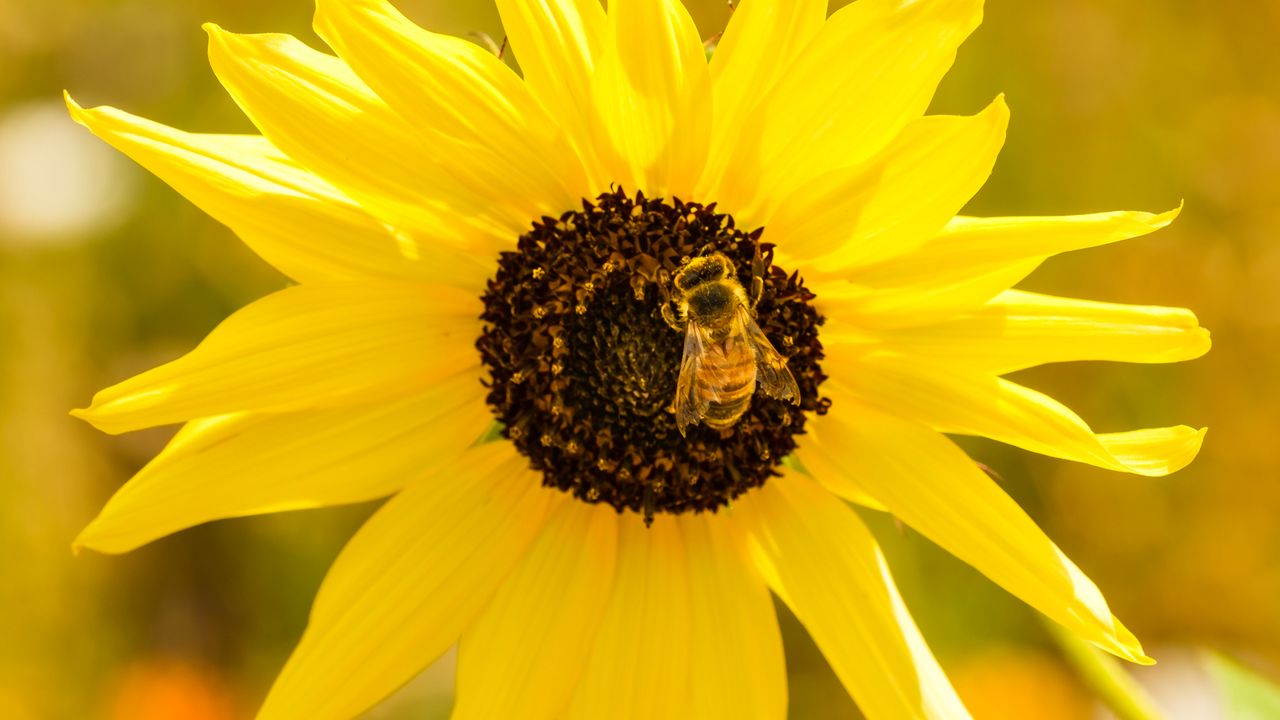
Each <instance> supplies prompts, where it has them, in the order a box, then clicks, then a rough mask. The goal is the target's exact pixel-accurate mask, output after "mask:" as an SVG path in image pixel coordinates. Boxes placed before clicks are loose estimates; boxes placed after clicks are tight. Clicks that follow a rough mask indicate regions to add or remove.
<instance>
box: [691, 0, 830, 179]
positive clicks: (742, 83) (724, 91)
mask: <svg viewBox="0 0 1280 720" xmlns="http://www.w3.org/2000/svg"><path fill="white" fill-rule="evenodd" d="M826 17H827V0H788V1H787V2H778V0H745V1H744V2H741V3H739V4H738V6H737V8H736V9H735V10H734V11H733V15H732V16H731V17H730V18H729V24H728V26H727V27H726V28H725V31H724V36H723V37H721V38H720V41H719V43H718V44H717V45H716V50H715V54H714V55H712V57H711V62H710V64H709V70H710V73H711V87H712V98H713V102H712V130H711V148H710V150H709V152H708V159H707V168H706V170H705V171H704V173H703V176H702V179H701V180H700V181H699V183H698V188H699V189H698V193H697V195H698V197H705V198H709V199H710V198H715V199H717V200H722V198H729V199H731V200H732V199H734V198H742V197H748V196H750V194H751V193H754V192H755V188H756V186H757V184H758V182H759V175H760V173H758V172H754V171H752V170H751V169H749V168H750V167H751V166H752V164H753V163H756V162H758V161H759V156H758V150H759V148H758V147H755V146H752V145H751V143H752V141H757V140H758V133H759V132H760V129H759V126H758V125H757V124H756V122H757V121H756V119H755V115H756V112H757V106H760V104H761V100H762V99H764V98H767V97H769V94H770V93H771V91H772V90H773V87H774V85H775V84H776V83H777V82H778V81H779V80H780V79H782V78H784V77H786V75H787V70H788V68H789V67H791V62H792V61H793V60H794V59H795V57H796V56H797V55H799V54H800V52H801V51H802V50H804V49H805V47H807V46H808V45H809V41H810V40H812V39H813V37H814V36H815V35H817V34H818V31H819V30H820V29H821V28H822V26H823V22H824V21H825V20H826ZM837 67H842V66H837ZM831 69H832V68H828V70H831ZM771 108H772V106H771V105H770V104H769V103H767V102H765V103H764V104H763V106H762V107H760V110H761V111H762V112H764V113H768V112H770V110H771ZM744 128H751V129H752V130H753V131H754V133H755V134H748V137H747V138H746V139H745V140H742V133H743V130H744ZM740 141H741V142H740ZM731 166H732V168H733V170H732V171H730V167H731ZM724 185H729V186H731V187H723V186H724ZM738 185H745V186H746V187H737V186H738ZM722 188H723V189H722Z"/></svg>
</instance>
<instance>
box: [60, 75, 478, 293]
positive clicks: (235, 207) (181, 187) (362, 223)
mask: <svg viewBox="0 0 1280 720" xmlns="http://www.w3.org/2000/svg"><path fill="white" fill-rule="evenodd" d="M67 107H68V108H69V109H70V110H71V115H72V117H74V118H75V120H76V122H79V123H80V124H82V125H84V126H85V127H87V128H89V130H91V131H92V132H93V133H94V134H95V135H97V136H98V137H100V138H102V139H103V140H106V141H107V142H108V143H110V144H111V145H112V146H113V147H115V148H116V149H117V150H120V151H121V152H123V153H125V154H126V155H128V156H129V157H131V158H133V159H134V160H136V161H137V162H138V164H139V165H142V166H143V167H145V168H146V169H148V170H150V171H151V172H153V173H155V174H156V176H157V177H159V178H160V179H161V180H163V181H165V182H166V183H168V184H169V185H170V186H172V187H173V188H174V189H175V190H177V191H178V192H180V193H182V195H183V196H184V197H186V198H187V199H188V200H190V201H191V202H192V203H194V204H195V205H196V207H199V208H200V209H201V210H203V211H205V212H206V213H208V214H209V215H211V216H212V217H213V218H214V219H215V220H217V221H219V222H221V223H223V224H224V225H226V226H228V227H230V228H231V229H232V230H234V231H235V233H236V234H237V235H239V236H240V238H241V239H243V240H244V241H245V244H247V245H248V246H249V247H250V248H251V249H253V251H254V252H256V253H258V255H260V256H261V257H262V258H263V259H264V260H266V261H267V262H269V263H271V264H272V265H274V266H275V267H277V268H279V270H280V271H281V272H283V273H285V274H286V275H288V276H290V277H291V278H293V279H295V280H299V281H327V280H357V279H363V278H370V277H376V278H391V279H403V280H419V281H427V282H443V283H446V284H454V285H458V286H462V287H470V288H476V289H478V288H482V287H483V285H484V281H485V279H486V276H487V273H488V269H487V268H485V267H484V266H483V265H482V264H480V262H478V260H477V259H475V258H474V257H473V256H471V255H468V254H465V253H461V252H458V251H457V250H455V249H453V248H450V247H447V246H445V245H442V244H440V243H435V244H428V243H424V242H420V241H416V240H414V239H413V238H410V237H409V236H408V235H407V234H404V233H395V232H393V231H392V230H391V229H390V228H388V227H387V226H386V225H385V224H383V223H382V222H379V221H377V220H375V219H373V218H372V217H370V216H369V214H368V213H366V212H365V211H364V210H363V209H362V208H360V207H359V206H358V205H356V204H355V203H354V202H353V201H352V200H351V199H350V198H348V197H346V196H345V195H343V194H342V193H341V192H340V191H339V190H338V189H337V188H335V187H333V186H332V185H330V184H329V183H327V182H325V181H324V180H322V179H320V178H319V177H317V176H316V175H314V174H312V173H311V172H309V171H307V170H305V169H303V168H302V167H300V166H299V165H298V164H297V163H295V162H293V161H292V160H290V159H289V158H287V157H286V156H285V155H284V154H283V153H281V152H280V151H279V150H277V149H276V148H275V147H274V146H273V145H271V143H270V142H268V141H267V140H266V138H263V137H259V136H250V135H202V134H192V133H185V132H182V131H180V130H175V129H173V128H170V127H166V126H164V125H161V124H159V123H155V122H152V121H150V120H146V119H143V118H140V117H137V116H134V115H130V114H129V113H126V112H122V111H120V110H117V109H115V108H110V107H97V108H90V109H88V110H85V109H82V108H81V107H80V106H79V105H77V104H76V103H75V101H73V100H72V99H71V98H70V96H68V97H67Z"/></svg>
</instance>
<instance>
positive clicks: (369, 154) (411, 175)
mask: <svg viewBox="0 0 1280 720" xmlns="http://www.w3.org/2000/svg"><path fill="white" fill-rule="evenodd" d="M205 30H206V31H207V32H208V33H209V64H210V65H212V66H213V71H214V74H216V75H217V76H218V80H219V81H220V82H221V83H222V85H223V87H225V88H226V89H227V92H228V93H230V94H231V97H232V98H233V99H235V101H236V104H237V105H239V106H240V109H241V110H243V111H244V113H245V115H248V116H249V119H250V120H252V121H253V124H254V125H256V126H257V127H258V129H259V130H260V131H261V132H262V134H263V135H265V136H266V137H267V138H268V139H270V140H271V142H272V143H273V144H274V145H275V146H276V147H278V148H280V149H281V150H282V151H283V152H284V153H285V154H287V155H288V156H289V157H291V158H293V159H295V160H297V161H298V162H299V163H301V164H302V165H304V166H306V167H307V168H309V169H310V170H312V171H313V172H315V173H317V174H318V175H320V176H321V177H323V178H325V179H326V180H328V181H329V182H331V183H333V184H334V185H336V186H337V187H339V188H341V189H342V191H343V192H344V193H346V194H347V195H349V196H351V197H352V198H354V199H355V200H356V201H357V202H359V203H360V205H361V206H362V207H364V208H365V209H366V210H368V211H369V212H370V213H372V214H373V215H375V216H377V217H378V218H379V219H380V220H382V221H383V222H385V223H387V224H388V225H391V226H393V227H396V228H398V229H401V230H404V231H408V232H410V233H412V234H414V235H416V236H422V237H432V238H440V239H441V240H446V241H449V242H452V243H454V244H457V245H459V246H461V247H474V248H476V249H477V250H479V251H484V252H486V253H488V252H496V251H497V249H499V248H501V247H504V246H507V245H509V244H510V243H511V241H512V238H513V237H515V235H513V232H516V233H517V234H518V232H519V231H523V228H524V227H525V224H527V222H528V220H529V216H527V215H526V216H523V217H521V218H519V219H518V220H517V219H513V217H512V213H510V212H507V213H506V214H505V215H504V214H502V213H501V211H502V210H509V208H507V206H505V205H503V204H502V203H501V202H499V200H501V198H497V197H495V196H494V195H493V194H492V193H491V192H489V191H487V190H486V189H484V188H477V187H474V185H471V186H466V185H464V184H463V183H462V182H460V178H459V177H457V176H455V175H454V174H452V173H451V172H450V171H449V169H448V168H447V167H445V166H444V164H443V161H444V160H445V159H447V157H442V156H447V155H448V153H449V152H454V153H455V154H456V152H458V150H457V148H452V149H451V148H449V147H448V146H447V145H446V144H444V143H434V144H430V143H428V142H427V140H428V139H429V138H428V137H427V135H426V134H425V133H424V132H423V131H422V130H421V129H419V128H415V127H414V126H413V125H411V124H410V123H409V122H407V121H406V120H405V119H404V118H403V117H401V116H400V115H398V114H397V113H395V112H394V111H392V110H391V109H390V108H389V107H387V105H386V103H384V102H383V101H382V99H381V98H379V97H378V96H377V95H375V94H374V92H373V91H372V90H370V89H369V87H368V86H367V85H365V83H364V81H362V80H361V79H360V78H359V77H358V76H357V75H356V74H355V73H354V72H352V70H351V68H350V67H348V66H347V64H346V63H344V62H343V61H341V60H339V59H338V58H336V57H333V56H332V55H326V54H324V53H321V52H317V51H315V50H312V49H311V48H309V47H307V46H306V45H304V44H303V43H301V42H299V41H298V40H297V39H296V38H293V37H290V36H288V35H279V34H261V35H237V34H235V33H230V32H227V31H225V30H223V29H222V28H220V27H218V26H217V25H213V24H208V25H206V26H205ZM352 158H359V162H352Z"/></svg>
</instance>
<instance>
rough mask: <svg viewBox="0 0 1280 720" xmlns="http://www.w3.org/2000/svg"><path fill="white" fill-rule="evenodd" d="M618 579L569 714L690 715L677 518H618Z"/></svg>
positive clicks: (685, 583)
mask: <svg viewBox="0 0 1280 720" xmlns="http://www.w3.org/2000/svg"><path fill="white" fill-rule="evenodd" d="M618 530H619V534H618V565H617V580H616V581H615V583H614V586H613V594H612V596H611V597H610V598H609V607H608V608H607V609H606V610H605V615H604V619H603V620H602V621H601V623H600V630H599V633H598V634H597V636H596V642H595V646H594V648H593V650H592V653H591V657H590V659H589V660H588V661H587V667H586V670H585V672H584V673H583V675H582V678H581V680H579V682H578V688H577V690H576V692H575V694H574V697H573V700H572V701H571V702H570V705H569V709H568V711H567V712H566V713H565V714H564V717H566V718H569V719H570V720H596V719H597V718H610V719H611V720H647V719H648V718H674V717H684V716H686V715H687V712H688V702H689V685H688V683H689V663H690V658H689V639H688V638H689V633H691V632H692V631H693V628H692V618H691V615H690V612H691V611H690V599H689V579H688V573H689V568H688V559H687V556H686V550H685V542H684V539H683V538H682V537H681V535H680V532H679V528H678V527H677V525H676V522H675V520H674V519H673V518H672V517H670V516H664V515H659V516H658V517H657V518H655V519H654V522H653V527H650V528H646V527H645V526H644V525H643V524H642V523H641V522H640V518H639V516H637V515H634V514H625V515H623V516H621V517H620V518H619V519H618Z"/></svg>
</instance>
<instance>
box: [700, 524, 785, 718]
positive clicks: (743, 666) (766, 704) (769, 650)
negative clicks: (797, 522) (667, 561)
mask: <svg viewBox="0 0 1280 720" xmlns="http://www.w3.org/2000/svg"><path fill="white" fill-rule="evenodd" d="M679 524H680V534H681V536H682V537H683V538H684V541H685V542H684V545H685V550H686V552H687V554H688V559H689V603H690V607H691V609H692V619H693V623H692V626H691V632H692V635H691V636H690V637H689V641H690V643H691V645H692V655H693V660H692V663H691V666H690V674H689V692H690V703H689V707H688V711H687V713H685V714H686V716H687V717H694V718H699V720H782V718H785V717H786V716H787V669H786V664H785V662H784V661H783V655H782V636H781V634H780V633H779V631H778V619H777V616H776V614H775V613H774V609H773V601H772V600H771V599H770V598H769V590H768V588H767V587H766V586H765V583H764V580H763V579H762V578H761V577H760V576H759V575H758V574H757V573H756V571H755V568H754V567H752V566H751V562H750V559H749V558H748V556H747V553H746V548H745V547H744V544H743V542H742V538H741V536H740V533H736V532H734V531H733V529H732V528H730V527H727V519H726V518H724V517H721V516H718V515H717V516H712V515H709V514H705V513H704V514H700V515H682V516H680V518H679Z"/></svg>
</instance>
